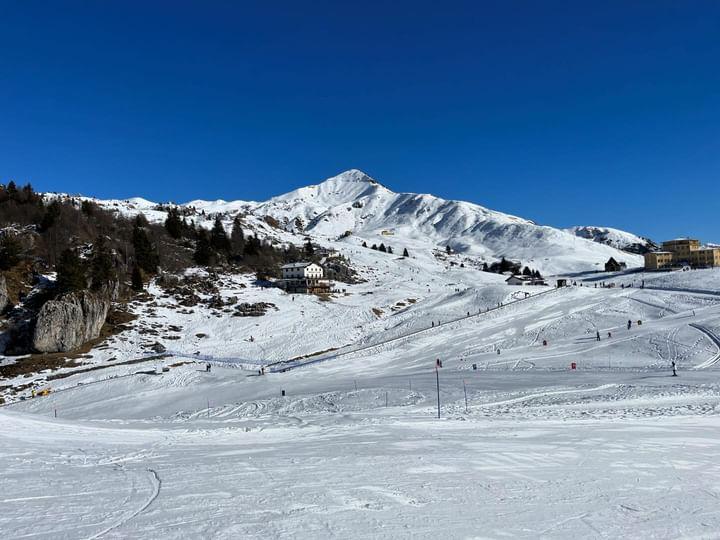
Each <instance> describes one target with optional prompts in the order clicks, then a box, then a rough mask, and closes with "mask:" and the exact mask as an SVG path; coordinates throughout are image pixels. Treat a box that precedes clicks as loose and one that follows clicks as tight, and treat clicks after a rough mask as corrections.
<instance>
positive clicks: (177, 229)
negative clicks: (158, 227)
mask: <svg viewBox="0 0 720 540" xmlns="http://www.w3.org/2000/svg"><path fill="white" fill-rule="evenodd" d="M165 230H166V231H167V233H168V234H169V235H170V237H172V238H175V239H176V240H177V239H178V238H181V237H182V235H183V223H182V221H181V220H180V212H178V209H177V208H175V207H174V206H173V207H172V208H170V210H168V214H167V218H165Z"/></svg>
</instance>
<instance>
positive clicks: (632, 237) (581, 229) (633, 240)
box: [566, 225, 657, 254]
mask: <svg viewBox="0 0 720 540" xmlns="http://www.w3.org/2000/svg"><path fill="white" fill-rule="evenodd" d="M566 230H567V231H568V232H569V233H571V234H574V235H575V236H579V237H580V238H586V239H588V240H592V241H593V242H598V243H600V244H605V245H608V246H612V247H614V248H617V249H621V250H623V251H627V252H628V253H637V254H643V253H647V252H648V251H652V250H653V249H656V248H657V244H655V242H653V241H652V240H650V239H648V238H644V237H642V236H637V235H636V234H633V233H629V232H626V231H621V230H620V229H613V228H611V227H594V226H588V225H585V226H578V227H571V228H569V229H566Z"/></svg>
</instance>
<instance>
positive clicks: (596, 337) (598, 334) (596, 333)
mask: <svg viewBox="0 0 720 540" xmlns="http://www.w3.org/2000/svg"><path fill="white" fill-rule="evenodd" d="M595 340H596V341H600V330H598V331H597V332H595Z"/></svg>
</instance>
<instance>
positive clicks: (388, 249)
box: [387, 246, 393, 255]
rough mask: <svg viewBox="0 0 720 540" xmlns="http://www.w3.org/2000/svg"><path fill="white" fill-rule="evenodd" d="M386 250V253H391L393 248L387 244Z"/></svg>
mask: <svg viewBox="0 0 720 540" xmlns="http://www.w3.org/2000/svg"><path fill="white" fill-rule="evenodd" d="M387 252H388V253H390V254H391V255H392V252H393V250H392V246H388V248H387Z"/></svg>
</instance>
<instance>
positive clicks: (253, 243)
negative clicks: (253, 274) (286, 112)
mask: <svg viewBox="0 0 720 540" xmlns="http://www.w3.org/2000/svg"><path fill="white" fill-rule="evenodd" d="M260 247H261V246H260V240H258V238H257V236H254V235H253V236H249V237H248V239H247V240H246V241H245V246H244V247H243V255H246V256H247V255H257V254H258V253H260Z"/></svg>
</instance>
